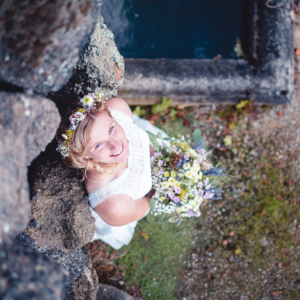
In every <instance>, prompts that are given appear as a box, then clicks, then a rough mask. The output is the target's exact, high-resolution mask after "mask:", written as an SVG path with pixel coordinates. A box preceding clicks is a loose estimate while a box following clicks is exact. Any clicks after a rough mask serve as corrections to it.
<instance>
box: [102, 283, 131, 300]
mask: <svg viewBox="0 0 300 300" xmlns="http://www.w3.org/2000/svg"><path fill="white" fill-rule="evenodd" d="M97 300H134V298H133V297H131V296H130V295H128V294H127V293H125V292H123V291H121V290H119V289H117V288H115V287H112V286H110V285H107V284H101V283H100V284H99V290H98V293H97Z"/></svg>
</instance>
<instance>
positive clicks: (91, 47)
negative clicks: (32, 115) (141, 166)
mask: <svg viewBox="0 0 300 300" xmlns="http://www.w3.org/2000/svg"><path fill="white" fill-rule="evenodd" d="M124 69H125V66H124V59H123V57H122V56H121V55H120V53H119V51H118V49H117V46H116V43H115V39H114V35H113V33H112V32H111V30H109V29H108V28H107V26H106V25H105V24H104V23H103V18H102V16H100V15H99V16H98V20H97V23H96V26H95V29H94V32H93V33H92V35H91V36H90V38H89V40H88V42H87V44H86V46H85V48H84V50H83V52H82V54H81V56H80V60H79V62H78V64H77V66H76V68H74V70H73V76H72V77H71V79H70V80H69V82H68V83H67V84H66V85H65V86H64V87H63V88H62V89H61V90H59V91H57V92H56V93H50V94H49V95H48V97H49V98H50V99H53V100H54V101H55V102H56V104H57V106H58V108H59V110H60V111H62V112H63V111H64V110H65V109H66V108H67V107H68V106H69V105H70V104H71V103H72V102H74V101H75V100H79V99H80V98H81V97H83V96H84V95H86V94H87V93H98V92H100V91H103V92H104V93H106V94H107V97H115V96H116V95H117V91H118V89H119V87H120V86H121V84H122V82H123V78H124Z"/></svg>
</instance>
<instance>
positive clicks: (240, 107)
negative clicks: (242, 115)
mask: <svg viewBox="0 0 300 300" xmlns="http://www.w3.org/2000/svg"><path fill="white" fill-rule="evenodd" d="M251 104H252V101H250V100H243V101H241V102H240V103H238V104H237V105H236V108H237V109H238V110H242V109H243V108H244V107H245V106H247V105H251Z"/></svg>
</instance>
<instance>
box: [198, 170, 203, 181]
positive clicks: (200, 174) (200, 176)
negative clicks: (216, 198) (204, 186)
mask: <svg viewBox="0 0 300 300" xmlns="http://www.w3.org/2000/svg"><path fill="white" fill-rule="evenodd" d="M202 176H203V173H202V172H201V171H199V179H202Z"/></svg>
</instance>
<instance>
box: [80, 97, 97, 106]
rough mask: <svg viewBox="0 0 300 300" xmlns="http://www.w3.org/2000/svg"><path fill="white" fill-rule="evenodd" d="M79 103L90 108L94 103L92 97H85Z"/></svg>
mask: <svg viewBox="0 0 300 300" xmlns="http://www.w3.org/2000/svg"><path fill="white" fill-rule="evenodd" d="M80 102H81V103H82V105H83V106H91V105H92V104H93V103H94V99H93V97H92V96H90V95H86V96H84V97H83V98H82V99H81V100H80Z"/></svg>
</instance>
